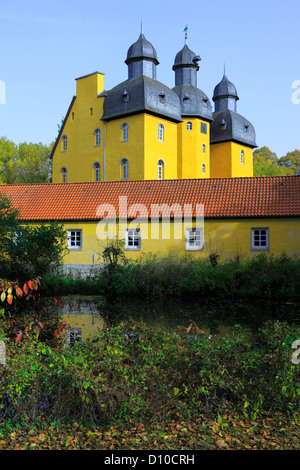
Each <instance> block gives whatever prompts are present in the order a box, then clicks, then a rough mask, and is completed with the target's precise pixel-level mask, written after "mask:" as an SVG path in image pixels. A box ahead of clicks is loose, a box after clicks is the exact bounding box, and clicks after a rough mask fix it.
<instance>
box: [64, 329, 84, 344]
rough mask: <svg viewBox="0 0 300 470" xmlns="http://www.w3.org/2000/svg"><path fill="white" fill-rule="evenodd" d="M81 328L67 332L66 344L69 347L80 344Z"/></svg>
mask: <svg viewBox="0 0 300 470" xmlns="http://www.w3.org/2000/svg"><path fill="white" fill-rule="evenodd" d="M81 338H82V336H81V328H69V329H68V331H67V342H68V345H69V346H71V347H72V346H75V344H76V343H80V342H81Z"/></svg>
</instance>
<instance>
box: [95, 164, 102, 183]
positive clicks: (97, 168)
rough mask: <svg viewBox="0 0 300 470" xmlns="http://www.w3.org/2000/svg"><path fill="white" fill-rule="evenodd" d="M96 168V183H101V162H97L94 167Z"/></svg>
mask: <svg viewBox="0 0 300 470" xmlns="http://www.w3.org/2000/svg"><path fill="white" fill-rule="evenodd" d="M93 168H94V181H100V170H101V165H100V163H99V162H95V163H94V165H93Z"/></svg>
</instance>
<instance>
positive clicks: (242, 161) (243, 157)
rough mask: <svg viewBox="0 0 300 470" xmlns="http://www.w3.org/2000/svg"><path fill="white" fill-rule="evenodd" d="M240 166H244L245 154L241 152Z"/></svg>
mask: <svg viewBox="0 0 300 470" xmlns="http://www.w3.org/2000/svg"><path fill="white" fill-rule="evenodd" d="M241 165H245V152H244V150H241Z"/></svg>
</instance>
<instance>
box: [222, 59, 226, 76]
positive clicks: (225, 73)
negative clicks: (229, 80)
mask: <svg viewBox="0 0 300 470" xmlns="http://www.w3.org/2000/svg"><path fill="white" fill-rule="evenodd" d="M225 75H226V70H225V62H224V75H223V77H225Z"/></svg>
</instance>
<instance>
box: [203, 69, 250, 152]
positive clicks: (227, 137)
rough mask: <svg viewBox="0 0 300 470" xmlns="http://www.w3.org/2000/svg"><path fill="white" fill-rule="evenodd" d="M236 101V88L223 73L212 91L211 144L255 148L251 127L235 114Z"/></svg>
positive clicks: (245, 120)
mask: <svg viewBox="0 0 300 470" xmlns="http://www.w3.org/2000/svg"><path fill="white" fill-rule="evenodd" d="M238 100H239V97H238V94H237V90H236V87H235V86H234V84H233V83H231V82H230V81H229V80H228V78H227V77H226V75H225V72H224V75H223V78H222V80H221V82H220V83H219V84H218V85H217V86H216V87H215V89H214V95H213V101H214V103H215V111H214V113H213V119H214V120H213V123H212V125H211V128H210V143H211V144H216V143H221V142H228V141H231V142H239V143H241V144H244V145H248V146H249V147H252V148H254V147H257V145H256V136H255V129H254V127H253V125H252V124H251V123H250V122H249V121H248V120H247V119H245V118H244V117H243V116H241V115H240V114H238V113H237V112H236V108H237V101H238Z"/></svg>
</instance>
